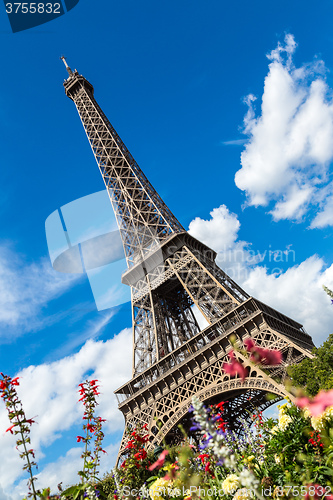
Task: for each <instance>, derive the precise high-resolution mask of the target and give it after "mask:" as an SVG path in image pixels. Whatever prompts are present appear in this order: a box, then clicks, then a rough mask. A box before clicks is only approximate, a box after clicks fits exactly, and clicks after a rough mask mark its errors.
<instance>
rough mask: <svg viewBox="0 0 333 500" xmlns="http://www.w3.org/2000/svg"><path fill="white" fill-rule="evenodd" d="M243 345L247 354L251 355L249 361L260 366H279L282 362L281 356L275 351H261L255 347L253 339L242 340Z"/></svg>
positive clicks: (260, 348)
mask: <svg viewBox="0 0 333 500" xmlns="http://www.w3.org/2000/svg"><path fill="white" fill-rule="evenodd" d="M244 345H245V347H246V350H247V352H248V353H250V354H251V356H250V361H252V362H253V363H256V364H259V363H260V364H262V365H280V364H281V362H282V354H281V352H280V351H277V350H276V349H263V348H262V347H259V346H257V345H256V343H255V342H254V340H253V339H251V338H248V339H245V340H244Z"/></svg>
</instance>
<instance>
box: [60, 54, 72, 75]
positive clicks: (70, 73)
mask: <svg viewBox="0 0 333 500" xmlns="http://www.w3.org/2000/svg"><path fill="white" fill-rule="evenodd" d="M60 59H61V60H62V62H63V63H64V65H65V66H66V69H67V73H68V74H69V76H72V75H73V71H72V70H71V68H70V67H69V66H68V64H67V61H66V58H65V56H61V57H60Z"/></svg>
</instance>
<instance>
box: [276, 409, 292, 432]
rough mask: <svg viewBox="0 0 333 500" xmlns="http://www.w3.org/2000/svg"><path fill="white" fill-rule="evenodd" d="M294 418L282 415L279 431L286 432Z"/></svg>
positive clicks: (280, 416)
mask: <svg viewBox="0 0 333 500" xmlns="http://www.w3.org/2000/svg"><path fill="white" fill-rule="evenodd" d="M292 421H293V420H292V418H291V417H290V416H289V415H286V414H285V413H282V414H280V415H279V424H278V425H279V429H281V431H285V430H286V429H287V427H288V426H289V424H291V422H292Z"/></svg>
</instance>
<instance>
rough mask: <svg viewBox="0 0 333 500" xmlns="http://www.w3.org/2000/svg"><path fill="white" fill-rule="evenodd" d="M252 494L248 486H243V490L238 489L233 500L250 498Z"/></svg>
mask: <svg viewBox="0 0 333 500" xmlns="http://www.w3.org/2000/svg"><path fill="white" fill-rule="evenodd" d="M251 497H252V495H251V493H250V492H249V490H248V489H247V488H242V489H241V490H237V491H236V494H235V495H234V496H233V497H232V500H249V499H251Z"/></svg>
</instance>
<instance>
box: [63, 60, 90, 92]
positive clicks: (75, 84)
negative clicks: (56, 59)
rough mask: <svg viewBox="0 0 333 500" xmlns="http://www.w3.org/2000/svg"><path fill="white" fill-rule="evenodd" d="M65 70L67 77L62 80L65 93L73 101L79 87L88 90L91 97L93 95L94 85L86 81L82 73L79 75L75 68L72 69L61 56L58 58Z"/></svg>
mask: <svg viewBox="0 0 333 500" xmlns="http://www.w3.org/2000/svg"><path fill="white" fill-rule="evenodd" d="M60 59H61V60H62V61H63V63H64V65H65V67H66V70H67V73H68V75H69V76H68V78H67V80H65V82H64V87H65V92H66V95H67V96H68V97H69V98H70V99H72V101H74V96H75V94H77V93H78V92H79V91H80V90H81V89H83V88H84V89H85V90H86V91H88V93H89V94H90V95H91V97H93V95H94V87H93V86H92V85H91V83H89V82H88V80H87V79H86V78H84V77H83V76H82V75H80V74H79V73H78V72H77V70H76V69H75V70H74V71H72V69H71V68H70V66H69V65H68V63H67V61H66V58H65V56H61V58H60Z"/></svg>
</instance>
